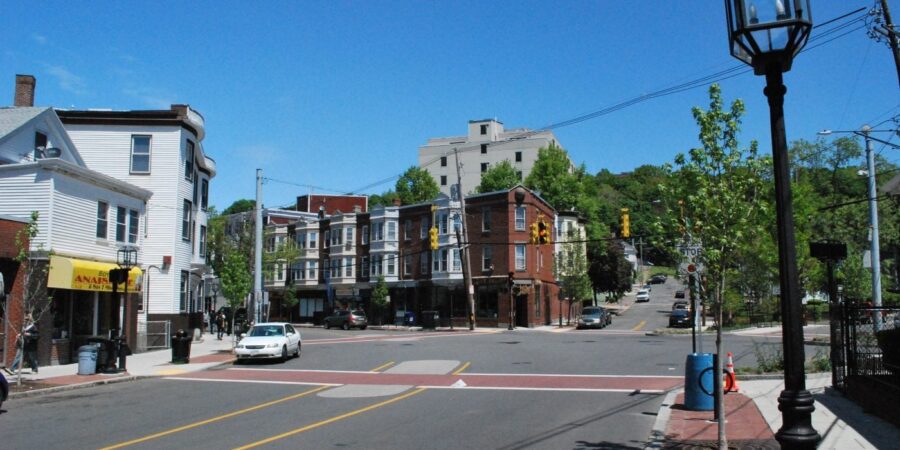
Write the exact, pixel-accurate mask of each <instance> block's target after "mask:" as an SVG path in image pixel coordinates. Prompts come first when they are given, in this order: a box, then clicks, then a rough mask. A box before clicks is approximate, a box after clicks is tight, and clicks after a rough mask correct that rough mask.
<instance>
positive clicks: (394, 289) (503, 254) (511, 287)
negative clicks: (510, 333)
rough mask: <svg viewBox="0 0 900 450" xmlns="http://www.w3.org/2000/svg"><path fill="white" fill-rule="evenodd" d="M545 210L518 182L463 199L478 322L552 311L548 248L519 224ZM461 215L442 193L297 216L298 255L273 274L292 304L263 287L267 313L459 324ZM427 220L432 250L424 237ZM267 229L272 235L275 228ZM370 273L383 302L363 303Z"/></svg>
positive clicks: (538, 317)
mask: <svg viewBox="0 0 900 450" xmlns="http://www.w3.org/2000/svg"><path fill="white" fill-rule="evenodd" d="M516 192H519V196H521V198H519V199H517V198H516V197H517V195H516ZM555 216H556V213H555V211H554V210H553V208H552V207H551V206H550V205H549V204H548V203H547V202H545V201H544V200H543V199H541V198H540V197H539V196H538V195H536V194H534V193H533V192H531V191H528V190H527V189H525V188H524V187H521V186H519V187H517V188H514V189H510V190H505V191H498V192H492V193H487V194H479V195H472V196H469V197H467V198H466V219H465V220H466V228H467V230H468V236H469V241H470V242H469V248H470V250H471V252H470V257H469V259H470V263H471V264H472V270H471V273H472V280H473V287H474V292H475V294H474V295H475V311H474V314H475V318H476V322H477V323H478V324H479V326H490V327H503V326H507V325H508V324H509V321H510V318H512V320H513V321H514V325H516V326H523V327H531V326H539V325H545V324H549V323H551V322H552V321H553V320H555V319H558V317H559V314H560V310H561V309H562V305H560V304H559V302H558V301H557V299H558V289H557V287H556V283H555V281H554V277H553V246H552V245H545V246H536V245H533V244H530V242H529V240H530V233H529V225H530V224H531V223H533V222H534V221H536V220H538V219H539V218H541V217H543V218H545V219H546V220H547V221H549V222H551V223H552V221H553V220H554V217H555ZM462 220H463V216H462V214H461V204H460V202H459V201H458V200H455V199H453V198H451V197H448V196H445V195H441V196H440V197H439V198H437V199H435V200H434V201H432V202H428V203H421V204H415V205H403V206H400V205H397V204H395V205H391V206H378V207H375V208H373V209H372V210H371V211H362V210H361V208H357V210H356V211H352V212H346V213H345V212H340V211H337V212H336V213H335V214H331V215H328V214H325V212H324V211H322V212H321V213H320V214H318V215H317V216H316V217H308V218H304V219H299V220H297V221H296V222H295V223H293V224H291V225H290V226H289V227H288V230H287V235H288V236H289V239H293V240H294V242H296V244H297V247H298V248H299V249H300V250H301V252H300V255H301V256H300V257H299V258H298V259H297V260H296V261H295V262H294V263H293V264H291V265H290V267H286V268H285V269H284V275H283V277H284V278H285V279H286V280H288V282H287V283H286V284H285V286H286V288H290V289H293V290H294V291H295V292H296V297H297V298H298V300H299V302H298V304H297V305H296V306H295V307H294V308H285V307H284V305H283V304H281V298H282V296H283V291H284V288H280V287H275V286H272V289H269V291H270V292H269V296H270V299H271V301H272V310H271V311H270V317H274V318H284V319H289V318H291V319H295V320H300V321H313V322H318V321H319V320H321V318H322V317H323V316H324V315H326V314H329V313H330V312H331V311H332V310H334V309H344V308H364V309H365V310H366V311H367V312H368V314H369V315H370V321H372V322H374V323H377V322H379V321H383V322H393V321H394V319H395V318H396V317H403V315H404V313H406V312H411V313H413V314H414V315H415V317H417V318H420V317H421V316H422V313H423V311H437V312H438V313H439V315H440V324H441V325H442V326H447V325H450V324H451V323H452V324H453V325H456V326H463V325H465V324H467V323H468V322H467V320H468V315H469V311H468V305H467V297H466V290H465V287H464V281H463V264H464V261H463V260H462V254H461V252H460V245H459V244H460V239H462V240H463V241H464V240H465V238H464V237H463V233H462ZM432 226H433V227H435V228H436V229H437V232H438V235H437V238H438V242H437V245H438V248H437V249H432V248H431V245H430V238H429V230H430V229H431V227H432ZM267 228H270V229H272V235H274V233H275V229H276V228H277V227H276V226H274V225H269V226H267ZM462 243H463V244H465V242H462ZM510 274H512V277H510ZM275 278H277V276H275ZM379 278H383V279H384V282H385V284H386V285H387V287H388V291H389V306H388V307H387V308H385V309H383V310H376V308H375V307H374V305H372V302H371V296H372V289H373V287H374V285H375V284H376V283H377V282H378V279H379ZM511 311H512V312H513V314H510V312H511Z"/></svg>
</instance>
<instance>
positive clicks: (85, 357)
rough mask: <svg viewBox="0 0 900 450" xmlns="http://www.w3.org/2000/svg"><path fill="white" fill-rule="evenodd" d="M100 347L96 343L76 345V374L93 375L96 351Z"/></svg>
mask: <svg viewBox="0 0 900 450" xmlns="http://www.w3.org/2000/svg"><path fill="white" fill-rule="evenodd" d="M99 351H100V349H99V348H98V347H97V346H96V345H82V346H81V347H78V375H93V374H94V373H96V372H97V353H98V352H99Z"/></svg>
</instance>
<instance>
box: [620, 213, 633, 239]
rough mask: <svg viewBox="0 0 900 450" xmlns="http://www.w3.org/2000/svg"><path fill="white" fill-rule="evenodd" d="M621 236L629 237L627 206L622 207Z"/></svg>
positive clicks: (629, 222)
mask: <svg viewBox="0 0 900 450" xmlns="http://www.w3.org/2000/svg"><path fill="white" fill-rule="evenodd" d="M621 234H622V237H623V238H627V237H631V220H630V219H629V217H628V208H622V233H621Z"/></svg>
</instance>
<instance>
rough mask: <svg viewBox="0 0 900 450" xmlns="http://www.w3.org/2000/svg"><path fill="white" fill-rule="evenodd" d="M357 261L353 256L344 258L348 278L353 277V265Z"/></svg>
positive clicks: (345, 274) (345, 272)
mask: <svg viewBox="0 0 900 450" xmlns="http://www.w3.org/2000/svg"><path fill="white" fill-rule="evenodd" d="M354 264H355V261H353V258H352V257H348V258H344V276H345V277H347V278H353V266H354Z"/></svg>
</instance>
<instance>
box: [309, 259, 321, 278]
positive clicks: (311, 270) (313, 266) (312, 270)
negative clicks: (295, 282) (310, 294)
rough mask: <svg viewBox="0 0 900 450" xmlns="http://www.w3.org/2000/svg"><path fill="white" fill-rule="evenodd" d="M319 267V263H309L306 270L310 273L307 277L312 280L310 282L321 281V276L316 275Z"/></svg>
mask: <svg viewBox="0 0 900 450" xmlns="http://www.w3.org/2000/svg"><path fill="white" fill-rule="evenodd" d="M318 265H319V262H318V261H310V262H309V263H307V265H306V270H307V271H308V272H309V273H308V274H307V276H306V278H307V279H310V280H318V279H319V274H317V273H316V270H318Z"/></svg>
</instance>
